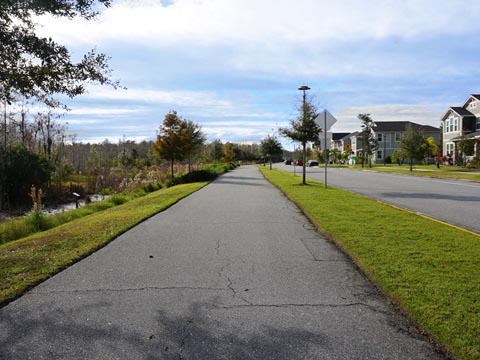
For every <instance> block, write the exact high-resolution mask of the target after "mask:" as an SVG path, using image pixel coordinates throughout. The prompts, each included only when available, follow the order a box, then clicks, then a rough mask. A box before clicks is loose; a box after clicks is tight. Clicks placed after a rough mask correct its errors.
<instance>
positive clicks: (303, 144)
mask: <svg viewBox="0 0 480 360" xmlns="http://www.w3.org/2000/svg"><path fill="white" fill-rule="evenodd" d="M298 90H301V91H303V106H302V110H303V123H304V124H305V122H306V121H307V112H306V110H307V109H306V104H307V93H306V91H307V90H310V88H309V87H308V86H307V85H303V86H300V87H299V88H298ZM306 145H307V144H306V142H305V141H302V147H303V149H302V150H303V153H302V162H303V164H302V170H303V172H302V174H303V175H302V184H304V185H305V184H306V175H305V150H306V149H305V146H306Z"/></svg>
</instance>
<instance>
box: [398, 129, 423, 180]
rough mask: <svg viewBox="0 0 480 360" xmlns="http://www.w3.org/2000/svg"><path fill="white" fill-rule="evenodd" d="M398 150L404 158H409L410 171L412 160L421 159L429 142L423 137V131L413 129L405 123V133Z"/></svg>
mask: <svg viewBox="0 0 480 360" xmlns="http://www.w3.org/2000/svg"><path fill="white" fill-rule="evenodd" d="M400 151H401V153H402V154H403V155H404V156H405V158H407V159H410V171H412V169H413V160H422V159H423V158H424V157H425V155H427V154H428V151H429V144H428V141H427V140H426V139H425V138H424V137H423V132H422V131H420V130H414V129H413V128H412V127H411V126H410V125H407V127H406V131H405V135H404V136H403V137H402V141H401V143H400Z"/></svg>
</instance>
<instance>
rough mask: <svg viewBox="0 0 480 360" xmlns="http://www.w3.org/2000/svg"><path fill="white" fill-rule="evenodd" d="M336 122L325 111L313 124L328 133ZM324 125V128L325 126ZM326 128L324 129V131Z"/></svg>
mask: <svg viewBox="0 0 480 360" xmlns="http://www.w3.org/2000/svg"><path fill="white" fill-rule="evenodd" d="M336 122H337V119H335V117H334V116H333V115H332V114H330V113H329V112H328V110H327V109H325V110H323V111H322V112H321V113H320V114H319V115H318V116H317V117H316V118H315V123H317V125H318V126H320V127H321V128H322V131H325V130H326V131H328V130H330V128H331V127H332V126H333V124H335V123H336ZM325 125H326V126H325ZM325 127H326V129H324V128H325Z"/></svg>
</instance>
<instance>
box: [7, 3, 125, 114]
mask: <svg viewBox="0 0 480 360" xmlns="http://www.w3.org/2000/svg"><path fill="white" fill-rule="evenodd" d="M98 4H103V5H105V6H109V5H110V0H88V1H86V0H52V1H43V0H23V1H14V0H5V1H1V2H0V69H1V70H0V84H2V89H0V91H1V92H2V94H1V97H2V98H3V99H4V100H6V101H7V102H8V103H11V102H12V101H13V99H14V97H15V94H20V95H22V96H25V97H27V98H32V97H33V98H37V99H39V100H40V101H42V102H44V103H47V104H50V105H54V106H55V105H57V104H58V103H55V101H54V100H53V98H52V96H53V95H54V94H59V93H62V94H66V95H67V96H69V97H74V96H77V95H80V94H82V93H84V92H85V83H86V82H96V83H100V84H110V85H113V86H114V87H117V86H118V82H113V81H112V80H110V70H109V68H108V65H107V61H108V58H107V56H106V55H105V54H101V53H99V54H97V53H96V52H95V51H94V50H91V51H89V52H88V53H87V54H85V55H83V58H82V59H81V61H80V62H78V63H75V62H73V61H72V59H71V56H70V53H69V51H68V50H67V48H66V47H65V46H63V45H60V44H58V43H56V42H55V41H53V40H52V39H51V38H42V37H39V36H38V35H36V33H35V30H36V24H35V22H34V20H33V19H32V17H33V16H37V15H46V14H50V15H53V16H54V17H67V18H70V19H71V18H74V17H82V18H85V19H87V20H90V19H93V18H94V17H95V16H96V15H97V12H96V11H95V10H94V9H96V8H97V5H98Z"/></svg>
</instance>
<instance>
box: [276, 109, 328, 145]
mask: <svg viewBox="0 0 480 360" xmlns="http://www.w3.org/2000/svg"><path fill="white" fill-rule="evenodd" d="M299 110H300V111H299V116H298V117H297V118H296V119H294V120H292V121H291V122H290V125H291V128H280V129H279V131H280V134H281V135H282V136H285V137H288V138H290V139H292V140H293V141H298V142H299V143H301V144H302V146H304V145H306V144H307V142H310V141H311V142H317V141H318V136H319V134H320V132H321V131H322V129H321V128H320V127H319V126H318V125H317V123H316V122H315V118H316V117H317V116H318V112H317V109H316V107H315V106H314V105H313V104H312V103H311V102H310V101H305V102H304V103H302V105H301V107H300V109H299Z"/></svg>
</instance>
